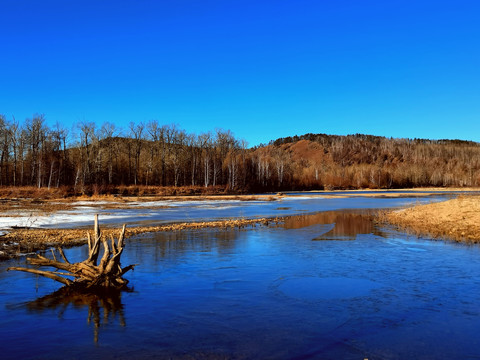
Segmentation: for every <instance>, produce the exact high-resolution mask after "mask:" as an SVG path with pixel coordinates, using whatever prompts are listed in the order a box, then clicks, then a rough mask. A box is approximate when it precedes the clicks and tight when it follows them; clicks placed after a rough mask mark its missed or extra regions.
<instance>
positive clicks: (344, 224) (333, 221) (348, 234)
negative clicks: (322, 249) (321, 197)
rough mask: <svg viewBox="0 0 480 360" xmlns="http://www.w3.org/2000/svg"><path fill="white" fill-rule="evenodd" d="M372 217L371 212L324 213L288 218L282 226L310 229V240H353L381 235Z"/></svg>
mask: <svg viewBox="0 0 480 360" xmlns="http://www.w3.org/2000/svg"><path fill="white" fill-rule="evenodd" d="M373 215H374V211H373V210H370V211H368V210H367V211H366V210H364V211H360V210H357V211H352V210H343V211H325V212H321V213H317V214H306V215H298V216H291V217H288V218H286V219H285V221H284V224H283V226H284V228H285V229H288V230H291V229H301V228H311V231H312V234H313V235H314V237H312V240H355V239H356V237H357V235H359V234H375V235H382V234H381V231H380V230H379V229H378V228H377V227H375V225H374V223H373ZM322 225H323V226H322Z"/></svg>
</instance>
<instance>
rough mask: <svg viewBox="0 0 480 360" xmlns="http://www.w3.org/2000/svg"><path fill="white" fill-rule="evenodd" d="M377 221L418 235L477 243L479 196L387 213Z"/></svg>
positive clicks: (479, 211) (479, 219) (462, 197)
mask: <svg viewBox="0 0 480 360" xmlns="http://www.w3.org/2000/svg"><path fill="white" fill-rule="evenodd" d="M379 219H380V221H382V222H388V223H390V224H393V225H395V226H397V227H399V228H400V229H402V230H405V231H407V232H409V233H412V234H415V235H418V236H430V237H433V238H439V239H449V240H454V241H459V242H467V243H480V196H461V197H458V198H456V199H452V200H448V201H444V202H440V203H433V204H428V205H418V206H415V207H412V208H408V209H405V210H397V211H390V212H386V213H383V214H381V215H379Z"/></svg>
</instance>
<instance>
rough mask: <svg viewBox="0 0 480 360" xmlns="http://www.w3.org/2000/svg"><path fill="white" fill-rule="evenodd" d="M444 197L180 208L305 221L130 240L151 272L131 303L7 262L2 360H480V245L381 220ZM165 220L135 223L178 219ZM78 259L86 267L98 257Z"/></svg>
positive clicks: (134, 277)
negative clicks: (377, 220) (64, 285)
mask: <svg viewBox="0 0 480 360" xmlns="http://www.w3.org/2000/svg"><path fill="white" fill-rule="evenodd" d="M445 197H446V196H445V195H437V196H435V197H429V198H411V197H404V198H402V197H401V198H393V199H392V198H379V197H374V198H359V197H346V198H338V199H336V198H334V199H320V198H305V199H296V200H288V201H284V202H283V203H281V204H278V203H275V202H265V204H263V205H264V206H262V204H261V203H253V204H252V203H250V204H245V205H241V204H240V205H239V204H235V205H231V206H228V204H216V203H215V202H210V203H204V204H203V205H198V206H197V205H195V204H194V205H193V206H192V207H190V208H189V207H188V204H182V205H180V204H179V205H178V206H177V207H183V211H184V213H185V211H187V214H188V218H189V219H190V220H195V219H197V218H202V219H203V218H205V216H206V214H205V212H207V215H208V214H210V215H213V216H212V217H230V216H237V215H238V214H243V215H241V216H245V217H255V216H265V215H271V214H275V213H277V212H280V213H282V212H286V213H288V214H289V215H295V216H292V217H290V218H288V219H286V220H285V221H284V222H283V223H281V224H272V225H270V226H256V227H252V228H246V229H200V230H185V231H180V232H175V233H156V234H144V235H141V236H138V237H134V238H130V239H128V241H127V246H126V248H125V252H124V255H123V256H122V263H123V264H125V265H127V264H130V263H138V264H139V265H138V266H137V267H136V268H135V271H134V272H131V273H129V274H128V276H127V278H128V279H129V280H130V285H131V287H132V289H131V291H129V292H122V293H120V294H118V293H116V294H105V295H103V296H89V297H86V296H79V295H78V294H68V295H66V294H59V292H58V289H59V288H60V285H59V284H58V283H55V282H53V281H52V280H49V279H44V278H37V277H35V276H34V275H32V274H26V273H20V272H8V273H7V272H5V268H6V267H8V266H14V265H20V266H24V264H25V260H24V259H23V258H21V259H16V260H9V261H6V262H2V263H0V351H1V352H0V354H1V357H2V359H20V358H21V359H64V358H88V359H113V358H115V359H127V358H128V359H131V358H152V359H153V358H155V359H156V358H179V359H259V358H270V359H364V358H368V359H407V358H408V359H413V358H414V359H447V358H448V359H459V358H462V359H466V358H479V357H480V340H479V337H478V334H479V333H480V308H479V307H478V301H479V294H480V247H479V246H476V245H475V246H466V245H462V244H456V243H450V242H444V241H433V240H431V239H418V238H416V237H411V236H408V235H406V234H404V233H401V232H397V231H395V230H393V229H391V228H388V227H381V226H378V225H376V224H374V223H373V222H372V217H371V214H372V211H373V209H377V208H387V207H399V206H405V205H407V204H412V203H416V202H428V201H439V200H442V199H445ZM216 205H218V207H222V209H220V208H215V207H216ZM195 206H197V208H196V209H195ZM201 206H203V209H200V208H199V207H201ZM241 206H244V208H243V209H239V207H241ZM208 207H210V208H208ZM186 209H189V210H186ZM163 210H164V209H161V208H158V209H157V210H156V213H155V214H153V213H154V212H155V209H152V208H149V209H148V211H147V212H146V213H147V214H150V216H147V218H146V219H145V220H140V218H141V216H139V218H134V219H132V220H131V222H132V223H137V222H141V221H148V222H154V221H167V220H171V219H169V218H168V216H170V215H167V216H165V217H166V218H167V219H164V218H162V216H161V212H162V211H163ZM142 211H143V213H145V209H143V210H142ZM188 211H189V212H188ZM174 212H175V210H172V211H171V212H170V213H174ZM153 217H156V218H153ZM66 253H67V257H69V258H70V260H73V261H79V260H82V259H84V258H85V257H86V255H87V249H86V248H85V247H77V248H72V249H67V251H66Z"/></svg>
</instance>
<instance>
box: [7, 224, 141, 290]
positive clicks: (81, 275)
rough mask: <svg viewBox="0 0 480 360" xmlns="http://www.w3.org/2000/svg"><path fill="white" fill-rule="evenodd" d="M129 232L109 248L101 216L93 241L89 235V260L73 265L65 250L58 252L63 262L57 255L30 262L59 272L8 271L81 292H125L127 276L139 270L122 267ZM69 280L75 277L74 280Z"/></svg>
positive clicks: (60, 249)
mask: <svg viewBox="0 0 480 360" xmlns="http://www.w3.org/2000/svg"><path fill="white" fill-rule="evenodd" d="M125 229H126V226H125V225H123V228H122V230H121V231H120V235H119V237H118V240H117V242H116V243H115V239H114V238H113V236H112V237H111V238H110V244H109V242H108V241H107V239H105V237H104V236H102V234H101V231H100V228H99V226H98V215H95V223H94V231H93V233H94V234H93V239H92V238H91V236H90V233H87V239H88V250H89V255H88V258H87V259H86V260H84V261H82V262H78V263H73V264H72V263H70V262H69V261H68V260H67V257H66V256H65V253H64V252H63V250H62V248H58V252H59V253H60V255H61V257H62V259H63V262H62V261H58V260H57V259H56V257H55V253H53V251H52V253H53V259H48V258H46V257H44V256H41V255H39V254H38V255H37V256H36V257H35V258H27V262H28V263H29V264H31V265H38V266H49V267H53V268H55V269H56V271H44V270H38V269H32V268H23V267H16V266H15V267H9V268H8V269H7V270H16V271H24V272H29V273H33V274H37V275H40V276H44V277H47V278H49V279H52V280H55V281H58V282H60V283H62V284H64V285H67V286H75V287H77V288H81V289H91V288H116V289H121V288H123V287H125V286H126V285H127V283H128V280H126V279H124V278H123V275H124V274H125V273H126V272H127V271H129V270H133V268H134V267H135V265H129V266H126V267H124V268H122V267H121V265H120V257H121V255H122V252H123V248H124V246H125ZM100 244H101V245H102V246H103V256H102V258H101V259H100V263H99V264H98V265H97V263H98V256H99V254H100ZM58 270H62V271H58ZM65 276H67V277H65ZM68 277H72V278H73V280H71V279H69V278H68Z"/></svg>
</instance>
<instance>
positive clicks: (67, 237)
mask: <svg viewBox="0 0 480 360" xmlns="http://www.w3.org/2000/svg"><path fill="white" fill-rule="evenodd" d="M281 221H283V218H280V217H272V218H265V217H264V218H259V219H230V220H213V221H203V222H182V223H171V224H165V225H158V226H135V227H127V228H126V232H125V235H126V237H127V238H128V237H131V236H137V235H141V234H146V233H155V232H165V231H180V230H194V229H206V228H224V229H226V228H237V229H242V228H245V227H254V226H257V225H263V226H268V225H269V224H278V223H279V222H281ZM118 231H119V229H117V228H105V229H102V235H103V236H105V237H106V238H107V239H108V238H110V236H114V237H116V236H117V233H118ZM87 233H89V234H90V235H91V236H93V230H92V229H38V228H35V229H13V230H12V231H11V232H9V233H7V234H5V235H4V236H2V237H1V240H2V243H3V249H2V250H1V251H0V260H7V259H11V258H14V257H20V256H24V255H30V254H33V253H34V252H36V251H39V250H46V249H49V248H53V247H67V248H68V247H73V246H81V245H84V244H86V243H87Z"/></svg>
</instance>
